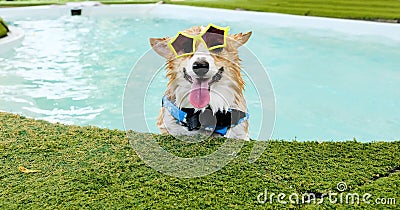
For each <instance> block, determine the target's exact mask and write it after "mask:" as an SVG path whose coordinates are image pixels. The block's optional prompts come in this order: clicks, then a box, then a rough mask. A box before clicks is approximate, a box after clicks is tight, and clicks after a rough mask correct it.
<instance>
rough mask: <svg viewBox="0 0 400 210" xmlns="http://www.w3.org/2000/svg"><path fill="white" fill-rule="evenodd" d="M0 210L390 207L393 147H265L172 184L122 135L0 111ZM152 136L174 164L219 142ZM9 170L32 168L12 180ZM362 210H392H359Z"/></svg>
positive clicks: (395, 181) (394, 194)
mask: <svg viewBox="0 0 400 210" xmlns="http://www.w3.org/2000/svg"><path fill="white" fill-rule="evenodd" d="M0 131H1V132H0V180H1V182H0V209H15V208H21V209H22V208H23V209H43V208H46V209H60V208H72V209H81V208H90V209H104V208H106V209H125V208H134V209H153V208H154V209H170V208H187V209H204V208H212V209H232V208H235V209H253V208H255V209H265V208H305V209H313V208H315V207H322V208H339V209H342V208H353V207H354V206H353V205H346V204H331V203H329V202H327V201H326V202H324V203H323V204H320V205H318V204H300V205H290V204H287V205H284V204H279V203H277V202H275V203H273V204H269V203H268V204H264V205H261V204H258V203H257V195H258V194H259V193H262V192H264V190H265V189H266V188H267V189H268V192H273V193H276V194H278V193H286V194H287V195H289V194H291V193H298V194H302V193H305V192H314V193H326V192H329V191H332V192H337V190H336V184H337V183H338V182H341V181H343V182H346V183H347V185H348V189H349V190H348V191H346V192H353V193H355V192H356V193H360V194H362V193H365V192H368V193H370V194H372V198H378V197H386V198H396V199H397V203H399V202H400V191H399V189H400V181H399V180H400V173H399V172H396V170H395V169H399V166H400V141H395V142H374V143H360V142H356V141H347V142H324V143H318V142H288V141H271V142H269V143H268V147H267V149H266V150H265V152H264V153H263V155H262V156H261V157H260V159H258V160H257V162H255V163H253V164H251V163H249V162H248V156H249V154H250V151H251V149H252V146H253V145H254V141H250V142H244V147H243V149H242V150H241V152H240V153H239V154H238V157H237V158H235V159H234V160H233V161H232V162H230V163H229V164H228V165H227V166H226V167H224V168H223V169H222V170H220V171H218V172H216V173H213V174H211V175H208V176H205V177H200V178H191V179H186V178H175V177H171V176H167V175H164V174H162V173H159V172H157V171H155V170H153V169H152V168H150V167H148V166H146V165H145V164H144V163H143V161H142V160H141V159H140V158H138V156H137V155H136V153H135V151H134V150H133V149H132V148H131V146H130V145H129V143H128V140H127V138H126V136H125V133H124V132H123V131H119V130H108V129H100V128H97V127H79V126H66V125H62V124H51V123H48V122H45V121H36V120H33V119H28V118H25V117H21V116H19V115H13V114H7V113H0ZM137 136H141V137H140V138H144V139H146V138H150V137H151V138H153V137H156V138H157V139H158V140H159V142H160V144H161V145H163V147H164V148H166V150H169V151H171V152H173V153H175V154H177V155H181V156H185V157H187V156H197V155H198V154H207V153H210V152H211V151H214V150H215V149H216V148H217V147H218V146H219V145H221V144H222V143H223V139H210V140H208V141H206V142H204V143H203V144H188V143H182V142H181V141H178V140H175V139H174V138H172V137H170V136H157V135H151V134H137ZM19 166H24V167H26V168H28V169H37V170H41V172H40V173H22V172H20V171H19V170H18V167H19ZM360 207H362V208H367V209H388V208H391V209H398V208H399V204H396V205H367V204H364V203H362V204H360Z"/></svg>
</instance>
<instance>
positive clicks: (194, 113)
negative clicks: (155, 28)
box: [150, 24, 252, 140]
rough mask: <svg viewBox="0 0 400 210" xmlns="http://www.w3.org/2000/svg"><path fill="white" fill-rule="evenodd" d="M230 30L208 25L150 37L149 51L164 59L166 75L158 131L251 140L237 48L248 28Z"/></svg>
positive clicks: (244, 37) (242, 41) (243, 39)
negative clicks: (231, 31) (160, 36)
mask: <svg viewBox="0 0 400 210" xmlns="http://www.w3.org/2000/svg"><path fill="white" fill-rule="evenodd" d="M228 31H229V27H219V26H216V25H214V24H209V25H208V26H206V27H205V26H195V27H191V28H189V29H186V30H184V31H181V32H179V33H178V34H177V35H176V36H174V37H172V38H171V37H165V38H150V45H151V47H152V48H153V50H154V51H155V52H156V53H158V54H159V55H161V56H162V57H164V58H165V59H166V71H167V73H166V76H167V78H168V79H169V81H168V84H167V89H166V91H165V94H164V96H163V97H162V107H161V111H160V114H159V117H158V121H157V126H158V127H159V128H160V130H161V133H163V134H171V135H174V136H176V135H177V136H181V135H183V136H192V135H196V134H201V135H212V136H220V137H221V136H222V137H227V138H235V139H244V140H248V139H249V137H248V136H249V135H248V130H249V123H248V117H249V114H248V113H247V105H246V100H245V98H244V95H243V91H244V88H245V82H244V80H243V78H242V73H241V67H240V58H239V54H238V48H239V47H240V46H242V45H243V44H245V43H246V42H247V41H248V40H249V38H250V36H251V34H252V32H247V33H238V34H228Z"/></svg>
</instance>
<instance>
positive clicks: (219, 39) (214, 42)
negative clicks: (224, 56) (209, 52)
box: [202, 26, 225, 48]
mask: <svg viewBox="0 0 400 210" xmlns="http://www.w3.org/2000/svg"><path fill="white" fill-rule="evenodd" d="M224 32H225V31H224V30H220V29H217V28H214V27H212V26H211V27H210V28H209V29H208V30H207V31H206V33H204V35H203V36H202V38H203V40H204V41H205V42H206V44H207V47H208V48H210V47H215V46H218V45H223V44H224Z"/></svg>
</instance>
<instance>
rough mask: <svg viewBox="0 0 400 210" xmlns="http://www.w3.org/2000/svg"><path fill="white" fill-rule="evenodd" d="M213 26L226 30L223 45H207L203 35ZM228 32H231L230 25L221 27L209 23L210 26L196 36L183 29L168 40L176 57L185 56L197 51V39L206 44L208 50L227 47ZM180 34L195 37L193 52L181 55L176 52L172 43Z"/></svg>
mask: <svg viewBox="0 0 400 210" xmlns="http://www.w3.org/2000/svg"><path fill="white" fill-rule="evenodd" d="M211 27H214V28H216V29H218V30H221V31H224V43H223V44H222V45H216V46H212V47H208V46H207V43H206V42H205V41H204V39H203V37H202V36H203V35H204V34H205V33H207V31H208V29H210V28H211ZM228 32H229V26H227V27H220V26H216V25H214V24H212V23H210V24H208V26H207V27H206V28H205V29H204V31H203V32H201V33H200V34H198V35H195V36H193V35H189V34H186V33H184V32H182V31H179V32H178V33H177V34H176V35H175V36H174V37H173V38H172V39H171V40H170V41H169V42H168V47H169V49H171V51H172V52H173V53H174V55H175V57H176V58H179V57H183V56H188V55H193V54H194V52H195V51H196V43H197V41H200V42H202V43H203V44H204V46H206V47H207V49H208V50H214V49H217V48H223V47H226V37H227V36H228ZM179 35H182V36H185V37H187V38H191V39H193V46H192V49H193V51H192V52H189V53H184V54H181V55H179V54H178V53H177V52H176V50H175V48H174V46H172V43H173V42H174V41H175V40H176V39H177V38H178V37H179Z"/></svg>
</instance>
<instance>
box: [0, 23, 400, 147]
mask: <svg viewBox="0 0 400 210" xmlns="http://www.w3.org/2000/svg"><path fill="white" fill-rule="evenodd" d="M9 22H10V25H14V26H17V27H20V28H22V29H23V30H25V32H26V36H25V39H24V41H23V42H22V45H21V46H20V47H18V48H17V49H16V50H15V52H13V53H11V54H10V55H8V56H6V57H0V110H2V111H7V112H13V113H19V114H22V115H25V116H29V117H34V118H37V119H44V120H48V121H51V122H61V123H66V124H76V125H95V126H100V127H105V128H111V129H124V126H123V120H122V118H123V117H122V99H123V98H122V97H123V92H124V86H125V82H126V80H127V78H128V76H129V73H130V70H131V69H132V67H133V65H134V64H135V62H136V61H137V60H138V59H139V58H140V57H141V56H142V55H143V54H144V53H145V52H146V51H147V50H149V49H150V47H149V42H148V39H149V37H165V36H173V35H175V34H176V32H177V31H179V30H182V29H185V28H189V27H191V26H193V25H207V24H208V23H209V22H202V21H197V22H196V21H195V20H189V21H188V20H185V21H183V20H175V19H159V18H151V17H148V18H146V17H131V18H126V17H124V18H116V17H83V16H82V17H76V16H74V17H71V16H61V17H59V18H52V19H49V18H41V19H35V20H32V19H30V18H25V19H20V18H19V19H14V20H13V19H11V20H9ZM213 23H214V24H217V25H221V26H224V25H229V26H230V28H231V32H232V33H237V32H246V31H249V30H252V31H253V36H252V38H251V39H250V41H249V42H248V43H247V44H246V46H247V47H248V48H249V49H250V50H252V51H253V52H254V54H255V55H256V56H257V57H258V58H259V60H260V62H261V63H262V64H263V65H264V67H265V69H266V71H267V72H268V74H269V76H270V79H271V82H272V85H273V87H274V92H275V96H276V122H275V130H274V133H273V136H272V138H274V139H286V140H292V139H296V140H300V141H303V140H334V141H342V140H351V139H353V138H357V139H358V140H359V141H374V140H384V141H391V140H398V139H399V137H400V129H399V127H400V112H399V107H400V91H399V90H400V85H399V84H400V59H399V58H400V50H399V49H400V41H399V40H388V39H386V38H385V39H383V38H382V37H379V36H362V35H359V36H357V35H349V34H345V33H340V32H334V31H329V30H322V29H321V30H313V31H310V30H302V29H299V28H297V29H294V28H288V27H277V26H268V25H257V26H256V25H254V24H248V23H239V22H228V21H214V22H213ZM243 64H244V66H246V61H243ZM245 70H246V71H251V70H250V69H245ZM143 71H144V72H143V73H145V71H146V69H143ZM166 82H167V81H166V79H165V78H164V75H163V71H161V72H160V73H159V74H158V75H156V77H155V81H154V83H152V85H150V87H149V90H150V91H152V92H151V94H149V95H150V96H149V97H148V98H146V117H147V118H148V119H147V121H148V125H149V126H150V130H151V131H152V132H158V130H157V128H156V127H155V121H156V117H157V115H158V110H159V108H160V107H159V106H160V104H161V97H162V94H163V92H164V88H165V85H166ZM257 97H258V96H257V95H256V91H255V89H254V87H252V86H251V83H250V82H249V87H248V90H247V91H246V98H248V101H249V111H250V114H251V117H252V118H251V121H250V122H251V127H250V136H251V137H253V138H255V136H256V134H255V133H256V132H257V129H258V128H259V127H257V126H258V125H259V124H260V121H261V118H260V116H259V115H258V114H257V113H258V112H259V111H260V104H259V103H258V102H257ZM261 97H262V96H261ZM261 132H262V131H261Z"/></svg>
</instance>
